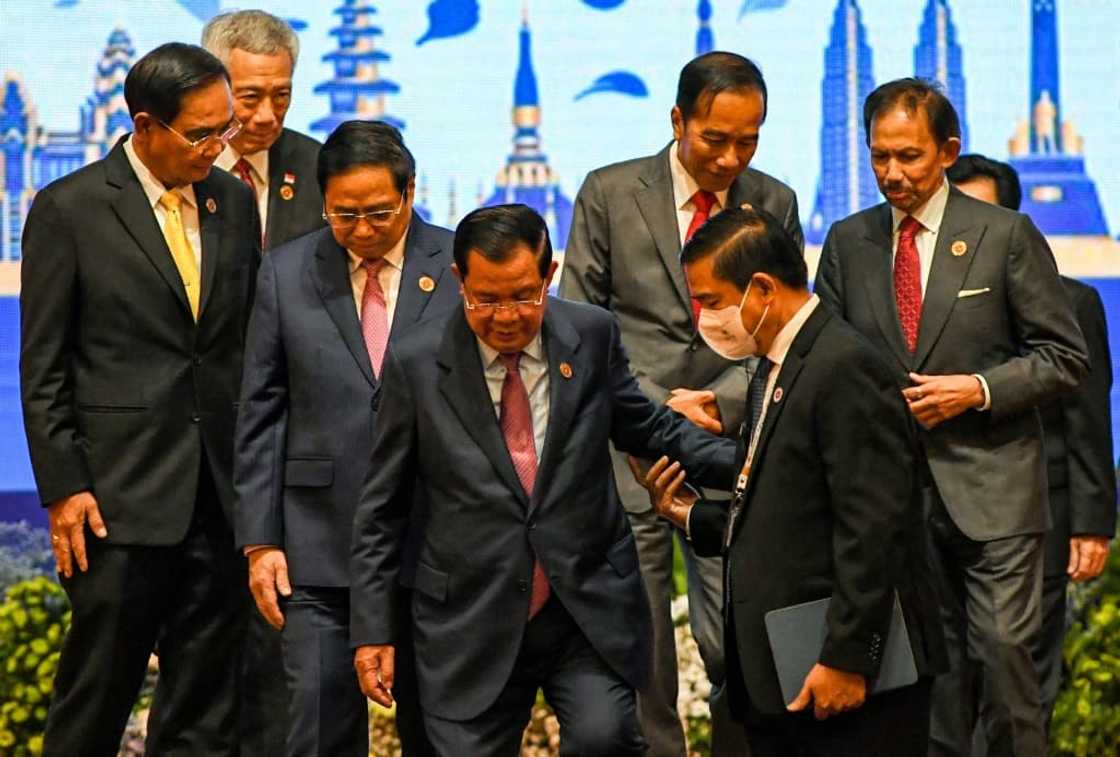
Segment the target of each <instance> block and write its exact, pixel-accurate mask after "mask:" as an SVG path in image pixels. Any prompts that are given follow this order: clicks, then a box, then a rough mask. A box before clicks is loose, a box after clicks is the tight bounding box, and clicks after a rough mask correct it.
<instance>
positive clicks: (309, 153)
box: [264, 129, 326, 250]
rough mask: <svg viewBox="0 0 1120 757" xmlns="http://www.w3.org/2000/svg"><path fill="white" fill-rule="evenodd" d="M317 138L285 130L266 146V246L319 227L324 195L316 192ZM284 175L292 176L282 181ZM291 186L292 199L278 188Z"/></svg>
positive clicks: (322, 222) (321, 224) (317, 169)
mask: <svg viewBox="0 0 1120 757" xmlns="http://www.w3.org/2000/svg"><path fill="white" fill-rule="evenodd" d="M320 147H322V145H320V144H319V140H317V139H312V138H311V137H308V136H305V135H303V134H300V133H299V132H298V131H292V130H291V129H284V130H283V131H281V132H280V136H279V137H278V138H277V139H276V141H275V142H273V143H272V147H270V148H268V224H267V226H268V227H267V229H265V235H264V236H265V243H264V245H265V249H266V250H272V249H274V248H276V247H279V246H280V245H282V244H284V243H285V242H290V241H291V240H293V239H298V238H299V237H302V236H303V235H304V234H307V233H309V232H312V231H315V230H316V229H321V228H323V226H325V225H326V224H325V222H324V221H323V195H322V194H321V193H320V192H319V179H318V171H319V148H320ZM285 177H288V178H291V179H293V180H292V181H285ZM285 185H287V186H289V187H291V190H292V192H291V195H290V197H291V199H285V197H284V195H285V194H287V192H282V191H281V189H282V187H284V186H285Z"/></svg>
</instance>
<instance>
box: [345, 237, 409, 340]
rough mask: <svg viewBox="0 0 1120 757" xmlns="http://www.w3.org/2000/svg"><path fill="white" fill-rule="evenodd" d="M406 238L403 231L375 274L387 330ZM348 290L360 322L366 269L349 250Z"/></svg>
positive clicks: (391, 325) (399, 276)
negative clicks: (382, 300)
mask: <svg viewBox="0 0 1120 757" xmlns="http://www.w3.org/2000/svg"><path fill="white" fill-rule="evenodd" d="M407 238H408V232H407V231H405V233H404V234H402V235H401V238H400V239H399V240H397V243H396V244H395V245H393V249H391V250H389V251H388V252H387V253H385V257H384V258H383V260H384V261H385V265H383V266H381V270H380V271H378V272H377V280H378V281H380V282H381V291H382V292H383V293H384V294H385V316H386V318H387V320H388V324H387V325H388V326H389V328H390V329H391V328H393V314H394V313H395V312H396V311H397V295H399V294H400V289H401V273H402V272H403V271H404V245H405V240H406V239H407ZM346 254H347V255H349V256H350V288H351V289H352V290H353V292H354V306H355V307H356V308H357V309H358V320H359V321H361V320H362V295H363V294H364V293H365V291H366V268H365V266H364V265H362V260H363V259H362V258H360V257H358V256H357V255H355V254H354V253H352V252H350V250H347V251H346Z"/></svg>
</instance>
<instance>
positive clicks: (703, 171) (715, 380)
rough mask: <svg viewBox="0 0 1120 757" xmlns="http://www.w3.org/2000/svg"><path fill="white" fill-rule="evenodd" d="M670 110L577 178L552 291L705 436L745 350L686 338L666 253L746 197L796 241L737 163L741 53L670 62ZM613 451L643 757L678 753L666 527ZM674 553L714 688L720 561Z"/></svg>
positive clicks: (746, 116) (780, 203)
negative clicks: (613, 159)
mask: <svg viewBox="0 0 1120 757" xmlns="http://www.w3.org/2000/svg"><path fill="white" fill-rule="evenodd" d="M670 117H671V120H672V125H673V141H672V142H671V143H669V145H667V146H666V147H665V149H663V150H662V151H661V152H659V153H658V154H657V155H653V156H649V157H645V158H638V159H636V160H630V161H626V162H624V163H617V164H614V165H610V166H606V167H605V168H600V169H598V170H596V171H593V172H591V173H590V174H589V175H588V177H587V180H586V181H584V183H583V186H582V187H581V188H580V191H579V194H578V196H577V197H576V204H575V205H576V206H575V214H574V217H573V219H572V230H571V234H570V235H569V237H568V248H567V250H566V252H565V257H564V274H563V276H562V277H561V279H560V295H561V296H562V297H566V298H568V299H572V300H579V301H582V302H590V303H592V304H593V305H599V306H601V307H605V308H608V309H610V310H612V311H613V312H614V313H615V315H616V316H617V317H618V322H619V326H620V327H621V329H622V341H623V344H624V345H625V346H626V350H627V352H628V353H629V355H630V359H631V360H632V361H633V362H632V365H633V367H634V372H635V374H636V375H637V377H638V383H639V385H640V386H641V389H642V391H643V392H645V393H646V396H648V397H650V398H651V399H652V400H654V401H655V402H666V401H667V402H668V403H669V406H670V407H673V408H674V409H676V410H679V411H680V412H682V413H684V414H686V415H687V416H688V417H690V418H692V419H693V420H694V421H695V422H697V423H698V424H701V426H702V427H703V428H707V429H708V430H710V431H712V432H713V433H721V432H724V433H726V434H728V435H732V434H734V433H735V431H736V429H738V428H739V424H740V423H741V422H742V420H743V418H742V401H743V395H744V394H745V392H746V390H747V376H748V373H747V371H746V370H745V368H744V364H743V361H742V360H731V359H727V358H726V357H723V356H721V355H719V354H717V353H716V352H714V351H712V350H711V349H710V348H709V347H708V346H707V345H705V344H704V342H703V340H702V339H700V338H699V337H698V336H697V334H696V322H695V314H696V309H695V305H694V303H693V301H692V299H691V298H690V296H689V291H688V284H687V282H685V279H684V273H683V272H682V271H681V266H680V262H679V261H678V259H677V257H678V255H679V253H680V250H681V246H682V245H683V244H684V242H685V240H686V239H688V237H689V236H690V235H691V234H692V233H693V232H695V230H696V229H698V228H700V226H701V225H702V224H703V223H704V221H706V220H707V219H708V218H709V217H710V216H714V215H715V214H716V213H718V212H720V211H721V210H722V209H724V208H727V207H735V206H737V205H739V204H741V203H744V202H750V203H752V204H754V205H755V206H756V207H761V208H765V209H766V210H768V211H770V212H771V213H772V214H774V215H775V216H777V217H778V218H780V219H782V225H783V226H784V227H785V228H786V229H787V230H788V231H789V233H790V234H791V235H792V236H793V237H794V238H795V239H796V240H797V242H798V244H799V245H800V244H801V243H802V236H801V223H800V221H799V220H798V215H797V198H796V196H795V195H794V193H793V190H791V189H790V188H789V187H787V186H785V185H784V184H782V183H781V182H779V181H777V180H775V179H773V178H771V177H770V176H767V175H766V174H764V173H762V172H760V171H756V170H754V169H752V168H749V167H748V166H749V164H750V161H751V158H753V157H754V154H755V150H756V148H757V147H758V141H759V131H760V129H761V128H762V123H763V121H764V120H765V119H766V82H765V80H764V79H763V78H762V72H761V71H759V69H758V67H757V66H755V64H754V63H752V62H751V61H749V60H747V59H746V58H743V57H742V56H740V55H735V54H734V53H726V52H712V53H707V54H705V55H701V56H700V57H698V58H696V59H694V60H693V61H691V62H690V63H689V64H688V65H686V66H685V67H684V69H683V70H682V71H681V74H680V80H679V83H678V85H677V101H676V105H674V106H673V109H672V111H671V114H670ZM752 369H753V368H752ZM710 416H715V417H714V418H710ZM613 458H614V471H615V476H616V478H617V480H618V486H619V492H620V494H621V495H622V503H623V506H624V507H625V508H626V511H627V513H628V515H629V517H630V524H631V526H632V528H633V529H634V534H635V537H636V538H637V540H638V556H639V559H640V560H641V565H642V578H643V579H644V581H645V586H646V591H647V592H648V593H649V597H650V603H651V605H652V608H653V628H654V634H653V635H654V676H653V680H652V681H651V684H650V686H649V687H648V688H646V689H644V690H643V691H642V692H641V693H640V702H641V717H642V726H643V729H644V731H645V733H646V738H647V739H648V740H649V743H650V754H651V755H652V757H683V755H684V753H685V741H684V732H683V731H682V729H681V720H680V716H679V714H678V713H677V656H676V641H675V633H674V630H673V619H672V617H671V615H670V600H671V599H672V586H673V580H672V578H673V529H672V528H671V527H669V526H668V525H667V524H666V523H665V522H664V521H661V520H659V519H658V518H657V516H656V514H655V513H653V511H652V510H651V509H650V506H649V499H648V498H647V497H646V493H645V492H644V491H643V490H642V489H641V487H640V486H638V485H637V484H636V483H635V482H634V480H633V479H632V478H631V477H630V474H629V472H628V471H627V468H626V461H625V457H624V456H622V455H621V454H619V453H618V452H617V451H615V452H613ZM681 549H682V552H683V554H684V558H685V561H686V564H687V567H688V598H689V603H688V604H689V622H690V625H691V627H692V633H693V636H694V637H695V639H696V641H697V644H698V646H699V648H700V656H701V657H702V658H703V660H704V666H705V668H706V670H707V673H708V678H709V679H710V680H711V682H712V684H713V685H715V686H717V687H718V686H719V684H720V683H721V682H722V681H723V672H722V671H723V653H722V652H721V651H720V638H721V633H722V632H721V630H720V613H719V602H720V593H721V591H722V587H721V581H722V578H721V573H720V565H719V561H718V560H704V559H700V558H698V557H697V556H696V555H695V554H694V552H693V550H692V547H691V546H690V545H689V544H688V543H687V542H685V541H681ZM724 715H725V713H724V711H723V710H722V709H721V708H720V707H719V706H718V704H716V706H715V707H714V711H713V713H712V719H713V723H712V728H713V733H712V741H713V743H712V748H713V754H714V755H716V757H719V755H721V754H728V755H740V754H741V753H742V747H741V744H742V735H741V733H736V732H735V731H736V730H737V729H734V730H732V729H728V728H725V726H726V725H729V724H728V722H727V718H726V717H725V716H724Z"/></svg>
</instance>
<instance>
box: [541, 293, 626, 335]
mask: <svg viewBox="0 0 1120 757" xmlns="http://www.w3.org/2000/svg"><path fill="white" fill-rule="evenodd" d="M548 306H549V307H550V308H553V309H554V310H555V311H556V314H557V315H558V316H560V317H561V318H563V319H564V320H565V321H567V322H568V323H569V324H571V326H572V327H573V328H575V330H576V331H578V332H579V333H580V334H581V335H582V334H587V333H595V332H602V333H605V334H609V333H610V332H611V329H612V328H613V327H614V324H615V318H614V315H613V314H612V313H611V311H609V310H607V309H606V308H602V307H599V306H598V305H590V304H588V303H586V302H575V301H574V300H563V299H560V298H558V297H552V298H549V303H548Z"/></svg>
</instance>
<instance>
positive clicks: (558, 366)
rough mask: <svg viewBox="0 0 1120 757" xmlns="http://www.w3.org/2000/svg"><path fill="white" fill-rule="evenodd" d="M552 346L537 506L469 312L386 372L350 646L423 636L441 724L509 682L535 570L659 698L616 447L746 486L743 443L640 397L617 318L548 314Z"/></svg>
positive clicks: (426, 695)
mask: <svg viewBox="0 0 1120 757" xmlns="http://www.w3.org/2000/svg"><path fill="white" fill-rule="evenodd" d="M542 335H543V341H544V347H545V352H546V355H547V360H548V371H549V401H550V410H549V423H548V430H547V433H546V437H545V444H544V449H543V450H542V453H541V460H540V465H539V467H538V469H537V480H536V484H535V485H534V491H533V496H532V497H531V498H530V497H528V496H526V494H525V491H524V490H523V488H522V486H521V484H520V482H519V481H518V478H517V474H516V472H515V471H514V467H513V463H512V462H511V461H510V456H509V453H508V451H507V449H506V445H505V441H504V439H503V437H502V432H501V430H500V427H499V425H498V420H497V417H496V414H495V412H494V407H493V404H492V402H491V399H490V394H489V392H488V391H487V387H486V383H485V377H484V373H483V367H482V360H481V357H480V356H479V351H478V342H477V340H476V337H475V335H474V333H473V332H472V331H471V330H470V327H469V326H468V324H467V321H466V318H465V316H464V314H463V312H462V311H461V310H459V311H456V312H454V313H452V314H450V315H449V316H446V317H442V318H439V319H434V320H431V321H428V322H427V323H425V324H422V325H420V326H418V327H417V328H416V329H414V330H413V331H411V332H410V333H409V334H408V338H407V339H405V340H403V341H402V342H401V343H400V344H399V346H398V347H397V349H395V350H394V351H393V353H392V354H391V355H390V356H389V358H388V359H387V361H386V369H385V390H384V391H385V397H384V400H383V402H382V408H381V416H380V418H379V420H378V429H377V440H376V442H375V443H374V448H373V452H372V455H371V460H373V461H374V464H373V465H371V466H370V468H369V473H368V477H367V479H366V483H365V487H364V490H363V492H362V498H361V503H360V504H359V506H358V512H357V516H356V518H355V522H354V542H353V558H352V560H353V562H352V577H353V584H352V586H351V602H350V607H351V622H350V625H351V640H352V642H353V644H354V645H356V646H357V645H363V644H387V643H394V642H395V641H396V640H397V639H398V638H399V637H400V636H401V635H402V633H403V631H404V630H405V627H404V626H403V624H405V623H409V622H411V623H412V628H411V630H412V637H413V643H414V645H415V654H416V667H417V680H418V684H419V689H420V699H421V703H422V705H423V707H424V709H425V711H427V712H430V713H432V714H434V715H436V716H438V717H442V718H447V719H452V720H463V719H468V718H472V717H475V716H477V715H478V714H480V713H481V712H483V711H484V710H485V709H486V708H487V707H489V706H490V705H491V704H493V702H494V701H495V699H496V698H497V697H498V695H499V693H500V692H501V691H502V689H503V687H504V686H505V684H506V682H507V681H508V680H509V677H510V673H511V671H512V670H513V666H514V662H515V660H516V658H517V653H518V649H519V647H520V644H521V639H522V635H523V633H524V630H525V624H526V620H527V617H528V611H529V595H530V592H529V588H530V578H531V576H532V572H533V559H534V556H535V557H536V558H537V559H538V560H540V562H541V564H542V565H543V566H544V569H545V572H546V574H547V575H548V579H549V584H550V586H551V587H552V593H553V597H554V598H555V599H558V600H559V601H560V602H561V603H563V605H564V607H565V608H566V609H567V610H568V612H569V613H571V615H572V617H573V618H574V619H575V621H576V623H577V624H578V626H579V628H580V630H581V631H582V632H583V633H584V635H585V636H586V637H587V639H588V640H589V642H590V643H591V645H592V646H593V647H594V648H595V650H596V651H597V652H598V653H599V654H600V655H601V656H602V658H603V660H604V661H605V662H606V663H607V664H608V665H609V666H610V667H611V668H612V669H614V670H615V671H616V672H617V673H618V674H619V675H620V676H621V677H622V678H623V679H624V680H625V681H626V682H627V683H629V684H630V685H631V686H635V687H637V686H640V685H641V684H642V683H643V682H644V681H645V679H646V677H647V674H648V671H649V667H650V662H651V646H650V644H651V635H652V626H651V622H650V611H649V604H648V600H647V598H646V592H645V589H644V587H643V585H642V579H641V575H640V574H639V572H638V554H637V550H636V549H635V546H634V536H633V534H632V533H631V531H630V527H629V524H628V521H627V519H626V515H625V513H624V511H623V509H622V506H621V504H620V503H619V499H618V492H617V490H616V488H615V483H614V478H613V476H612V473H611V462H610V456H609V455H608V454H607V450H608V444H609V443H610V442H613V443H614V444H615V446H616V447H618V448H619V449H621V450H624V451H626V452H630V453H633V454H635V455H641V456H644V457H657V456H659V455H661V454H662V453H664V454H668V455H670V456H671V457H673V458H674V459H678V460H682V461H684V462H685V463H686V468H687V470H688V472H689V476H690V479H691V480H693V481H695V482H697V483H700V484H708V485H713V484H718V485H723V486H726V485H727V482H728V481H730V480H731V479H732V476H733V475H734V470H733V467H734V457H735V444H734V442H732V441H730V440H727V439H719V438H717V437H714V436H711V435H709V434H707V433H704V432H702V431H699V430H698V429H696V428H695V427H693V426H692V425H691V424H690V423H689V422H688V421H686V420H685V419H684V418H683V417H682V416H680V415H677V414H676V413H674V412H672V411H670V410H669V409H667V408H666V407H664V406H658V405H655V404H653V402H651V401H650V400H649V399H648V398H647V397H646V396H645V395H644V394H642V392H641V390H640V389H639V388H638V382H637V380H636V379H635V378H634V376H633V375H632V374H631V373H630V368H629V364H628V362H627V359H626V353H625V351H624V350H623V347H622V341H621V339H620V336H619V329H618V326H617V324H616V323H615V321H614V319H613V317H612V316H611V315H610V313H608V312H607V311H605V310H603V309H601V308H598V307H594V306H591V305H584V304H580V303H574V302H568V301H565V300H558V299H552V298H550V299H549V300H548V305H547V311H546V313H545V317H544V323H543V327H542ZM413 487H415V497H414V496H413V491H412V489H413ZM417 507H422V508H424V514H423V516H422V517H415V515H414V512H415V508H417ZM406 529H408V531H410V533H409V537H410V538H409V540H408V541H409V543H414V544H416V545H417V549H418V551H417V562H416V564H415V570H414V575H404V581H403V582H404V583H405V584H406V585H408V586H410V587H411V588H412V589H413V591H412V600H411V601H412V606H411V618H407V617H397V616H396V615H395V612H396V604H397V603H396V602H395V601H394V596H395V594H396V592H397V590H398V588H397V584H398V579H399V577H400V576H401V575H403V574H402V573H401V564H402V558H401V552H402V544H403V543H404V534H405V532H406ZM406 573H407V574H412V573H413V570H411V568H410V569H409V570H408V571H406Z"/></svg>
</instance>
